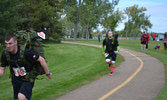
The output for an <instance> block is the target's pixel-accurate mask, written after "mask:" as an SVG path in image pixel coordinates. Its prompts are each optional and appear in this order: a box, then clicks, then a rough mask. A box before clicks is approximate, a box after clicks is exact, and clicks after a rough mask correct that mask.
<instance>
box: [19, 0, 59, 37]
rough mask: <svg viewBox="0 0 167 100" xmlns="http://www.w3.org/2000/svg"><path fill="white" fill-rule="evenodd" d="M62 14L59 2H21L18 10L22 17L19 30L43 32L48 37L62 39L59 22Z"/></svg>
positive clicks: (26, 0)
mask: <svg viewBox="0 0 167 100" xmlns="http://www.w3.org/2000/svg"><path fill="white" fill-rule="evenodd" d="M61 12H62V7H61V0H23V3H22V5H21V6H20V9H19V14H20V15H21V16H22V22H21V23H20V29H31V28H33V29H34V30H35V31H44V32H45V33H46V34H47V36H48V37H52V38H54V39H59V38H61V37H62V34H61V32H62V25H61V23H60V22H59V20H60V16H61Z"/></svg>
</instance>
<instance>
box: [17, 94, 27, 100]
mask: <svg viewBox="0 0 167 100" xmlns="http://www.w3.org/2000/svg"><path fill="white" fill-rule="evenodd" d="M18 100H28V99H27V98H26V96H25V95H24V94H22V93H18Z"/></svg>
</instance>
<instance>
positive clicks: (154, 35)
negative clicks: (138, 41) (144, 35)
mask: <svg viewBox="0 0 167 100" xmlns="http://www.w3.org/2000/svg"><path fill="white" fill-rule="evenodd" d="M152 38H153V41H154V42H155V38H156V34H155V33H153V34H152Z"/></svg>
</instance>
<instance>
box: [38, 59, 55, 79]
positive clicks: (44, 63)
mask: <svg viewBox="0 0 167 100" xmlns="http://www.w3.org/2000/svg"><path fill="white" fill-rule="evenodd" d="M37 61H39V62H40V64H41V66H42V68H43V69H44V71H45V73H46V76H47V77H48V78H49V79H50V78H51V77H52V73H50V72H49V69H48V65H47V63H46V61H45V59H44V58H43V57H41V56H39V58H38V60H37Z"/></svg>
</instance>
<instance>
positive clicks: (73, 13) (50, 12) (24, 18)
mask: <svg viewBox="0 0 167 100" xmlns="http://www.w3.org/2000/svg"><path fill="white" fill-rule="evenodd" d="M118 3H119V0H112V1H111V0H110V1H109V0H1V1H0V6H1V7H0V22H1V23H0V42H1V43H3V38H4V35H5V34H7V33H10V32H15V31H17V30H29V29H33V30H35V31H37V32H40V31H43V32H45V33H46V35H47V39H48V40H50V39H56V40H60V39H61V38H63V36H65V35H70V36H71V35H72V37H73V39H74V40H77V37H80V38H85V39H86V40H88V39H89V38H90V36H91V33H92V31H93V30H95V29H96V30H98V26H102V28H103V29H104V31H107V30H112V31H115V28H116V27H117V26H118V24H119V23H120V22H122V21H123V20H124V19H127V22H125V29H124V30H123V33H124V34H126V36H130V35H134V36H137V35H138V33H140V32H141V31H142V30H145V31H147V30H148V28H151V27H152V24H151V23H150V21H149V17H150V16H147V15H146V14H145V11H146V10H147V9H146V8H144V7H141V8H139V6H138V5H134V6H132V7H127V8H126V9H125V10H124V11H120V10H119V9H116V6H117V5H118Z"/></svg>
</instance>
